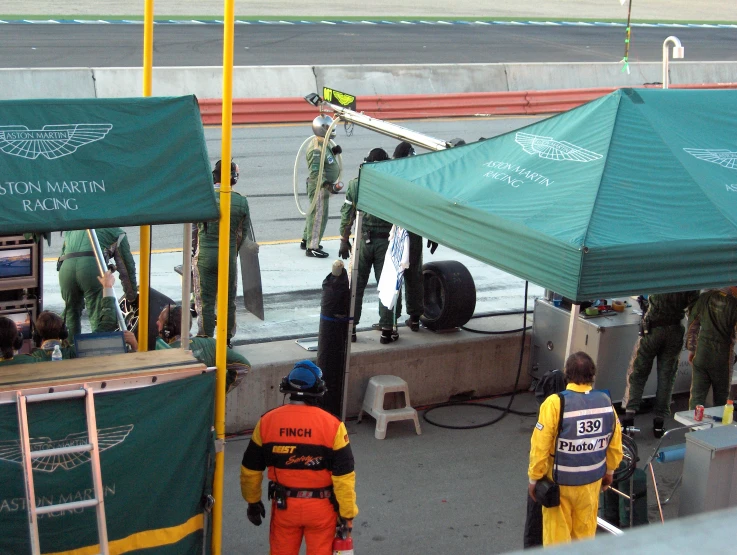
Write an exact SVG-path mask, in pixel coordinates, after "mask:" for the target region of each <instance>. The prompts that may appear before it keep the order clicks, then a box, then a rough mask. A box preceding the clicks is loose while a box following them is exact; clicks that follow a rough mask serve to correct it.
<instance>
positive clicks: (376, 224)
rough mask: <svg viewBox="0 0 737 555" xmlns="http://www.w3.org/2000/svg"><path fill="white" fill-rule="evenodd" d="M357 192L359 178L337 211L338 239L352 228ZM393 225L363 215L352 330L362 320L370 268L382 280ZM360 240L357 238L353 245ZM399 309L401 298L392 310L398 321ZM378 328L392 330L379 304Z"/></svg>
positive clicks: (391, 320)
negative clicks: (338, 216)
mask: <svg viewBox="0 0 737 555" xmlns="http://www.w3.org/2000/svg"><path fill="white" fill-rule="evenodd" d="M357 189H358V178H356V179H352V180H351V181H350V183H348V189H347V191H346V193H345V202H344V203H343V206H342V207H341V209H340V235H341V237H343V238H344V239H346V240H347V239H348V237H349V236H350V234H351V226H352V225H353V221H354V220H355V218H356V205H355V202H356V197H357V194H356V193H357ZM391 229H392V224H390V223H389V222H386V221H384V220H382V219H380V218H377V217H376V216H372V215H371V214H366V213H365V212H364V214H363V220H362V223H361V239H360V240H361V248H360V249H359V253H358V281H357V282H356V311H355V314H354V316H353V326H354V327H355V326H357V325H358V322H359V321H360V320H361V305H362V303H363V293H364V291H365V290H366V284H367V283H368V280H369V276H370V275H371V268H372V267H373V269H374V276H375V277H376V283H378V282H379V279H380V278H381V270H382V269H383V268H384V258H385V257H386V251H387V250H388V248H389V232H390V231H391ZM358 240H359V239H358V238H356V241H358ZM401 309H402V299H401V297H400V298H398V299H397V304H396V306H395V312H396V317H397V318H399V314H400V311H401ZM379 324H380V325H381V327H382V329H391V328H392V327H393V326H394V315H393V314H392V311H391V310H389V309H388V308H387V307H385V306H384V305H383V304H382V303H381V301H379Z"/></svg>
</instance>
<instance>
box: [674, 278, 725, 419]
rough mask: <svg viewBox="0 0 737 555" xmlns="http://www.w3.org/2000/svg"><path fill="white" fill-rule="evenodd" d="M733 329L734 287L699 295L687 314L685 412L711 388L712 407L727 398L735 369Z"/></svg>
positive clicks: (700, 401) (704, 397)
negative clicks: (690, 368) (688, 384)
mask: <svg viewBox="0 0 737 555" xmlns="http://www.w3.org/2000/svg"><path fill="white" fill-rule="evenodd" d="M735 326H737V286H732V287H725V288H724V289H715V290H712V291H706V292H705V293H702V294H701V295H700V296H699V298H698V300H697V301H696V302H695V303H694V305H693V306H692V307H691V308H690V309H689V312H688V334H687V339H686V341H687V343H686V347H687V348H688V350H689V351H690V353H689V356H688V360H689V362H691V363H692V364H693V377H692V381H691V397H690V398H689V400H688V408H689V409H691V410H693V409H694V408H696V405H703V404H704V403H705V402H706V395H707V394H708V393H709V388H712V395H713V397H714V406H719V405H725V404H726V403H727V399H728V398H729V388H730V384H731V381H732V367H733V366H734V340H735V336H734V334H735Z"/></svg>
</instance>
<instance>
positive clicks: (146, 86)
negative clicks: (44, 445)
mask: <svg viewBox="0 0 737 555" xmlns="http://www.w3.org/2000/svg"><path fill="white" fill-rule="evenodd" d="M153 52H154V0H144V8H143V96H151V81H152V74H153V59H154V55H153ZM139 235H140V247H139V249H140V252H141V256H140V258H139V272H140V275H141V279H140V280H139V284H140V290H139V293H138V350H139V352H143V351H148V320H149V309H150V308H149V289H150V287H151V226H150V225H142V226H141V228H140V233H139Z"/></svg>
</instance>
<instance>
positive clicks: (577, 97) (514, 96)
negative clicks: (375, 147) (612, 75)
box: [199, 83, 737, 125]
mask: <svg viewBox="0 0 737 555" xmlns="http://www.w3.org/2000/svg"><path fill="white" fill-rule="evenodd" d="M659 86H660V85H657V84H655V85H643V87H659ZM670 88H672V89H679V88H680V89H735V88H737V83H708V84H701V83H699V84H686V85H671V87H670ZM614 90H616V88H615V87H601V88H592V89H566V90H549V91H517V92H486V93H458V94H401V95H376V96H360V97H358V105H357V108H356V110H357V111H358V112H363V113H365V114H366V115H369V116H371V117H375V118H380V119H385V120H387V119H389V120H390V119H423V118H447V117H464V116H468V117H473V116H505V115H534V114H555V113H559V112H565V111H566V110H570V109H571V108H575V107H576V106H580V105H582V104H585V103H586V102H590V101H591V100H594V99H596V98H599V97H601V96H604V95H606V94H609V93H610V92H612V91H614ZM306 92H309V91H306ZM199 104H200V112H201V114H202V122H203V123H204V124H205V125H219V124H220V121H221V117H222V108H221V102H220V99H204V100H200V101H199ZM315 115H316V112H315V108H314V106H311V105H309V104H308V103H306V102H305V101H304V99H303V98H301V97H297V98H238V99H234V100H233V123H235V124H249V123H250V124H259V123H300V122H305V123H307V122H310V121H312V119H313V118H314V117H315Z"/></svg>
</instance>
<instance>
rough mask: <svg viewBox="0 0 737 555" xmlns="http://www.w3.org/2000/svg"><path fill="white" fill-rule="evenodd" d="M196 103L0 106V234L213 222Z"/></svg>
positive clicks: (103, 101)
mask: <svg viewBox="0 0 737 555" xmlns="http://www.w3.org/2000/svg"><path fill="white" fill-rule="evenodd" d="M211 171H212V170H211V168H210V162H209V159H208V157H207V148H206V144H205V136H204V132H203V130H202V119H201V117H200V111H199V107H198V106H197V99H196V98H195V97H194V96H193V95H190V96H182V97H173V98H167V97H159V98H122V99H119V98H116V99H110V98H85V99H49V100H8V101H3V102H0V199H1V200H0V202H2V210H0V233H2V234H13V233H24V232H27V231H35V232H45V231H63V230H68V229H87V228H95V227H110V226H111V225H115V226H133V225H141V224H166V223H179V222H200V221H207V220H215V219H217V218H218V215H219V211H218V208H217V205H216V204H215V193H214V192H213V188H212V178H211V174H210V172H211Z"/></svg>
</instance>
